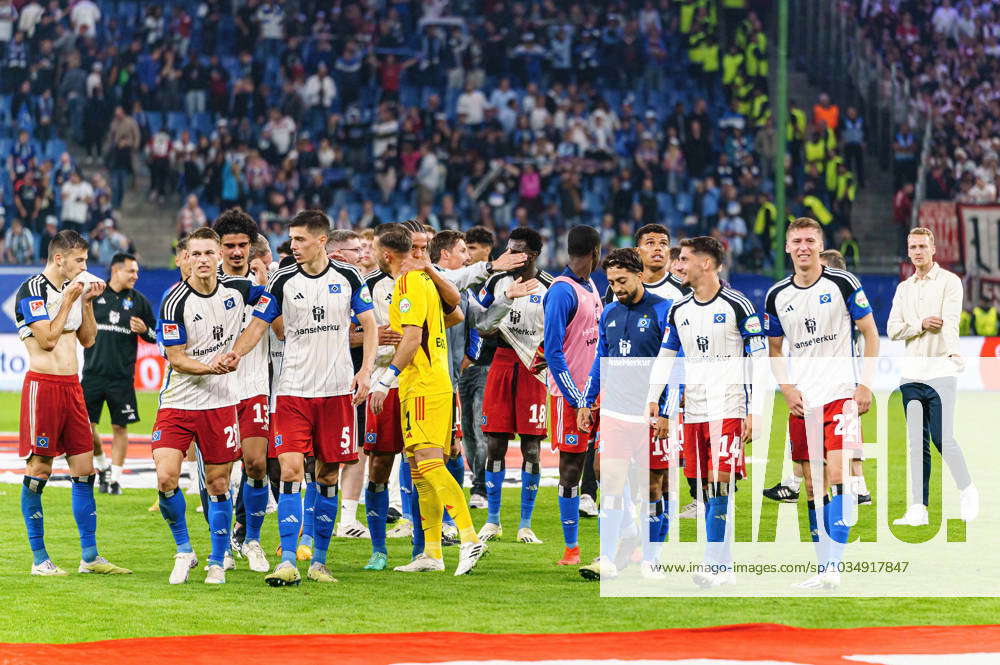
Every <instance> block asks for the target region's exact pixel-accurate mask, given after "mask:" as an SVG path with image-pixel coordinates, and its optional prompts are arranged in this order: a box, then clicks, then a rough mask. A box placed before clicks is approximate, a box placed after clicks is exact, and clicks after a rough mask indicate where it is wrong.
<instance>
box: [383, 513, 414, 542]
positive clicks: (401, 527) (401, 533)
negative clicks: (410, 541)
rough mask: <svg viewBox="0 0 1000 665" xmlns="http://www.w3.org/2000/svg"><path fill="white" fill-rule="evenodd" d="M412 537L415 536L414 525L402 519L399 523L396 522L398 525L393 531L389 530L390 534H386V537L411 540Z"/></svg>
mask: <svg viewBox="0 0 1000 665" xmlns="http://www.w3.org/2000/svg"><path fill="white" fill-rule="evenodd" d="M412 535H413V524H412V523H410V520H408V519H404V518H402V517H401V518H399V521H398V522H396V525H395V526H393V527H392V528H391V529H389V531H388V532H386V534H385V537H386V538H409V537H411V536H412Z"/></svg>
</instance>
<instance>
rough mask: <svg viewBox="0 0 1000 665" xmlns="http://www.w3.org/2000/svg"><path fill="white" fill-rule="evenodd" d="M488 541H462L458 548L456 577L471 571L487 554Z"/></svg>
mask: <svg viewBox="0 0 1000 665" xmlns="http://www.w3.org/2000/svg"><path fill="white" fill-rule="evenodd" d="M486 549H487V548H486V543H462V547H460V548H459V550H458V567H457V568H455V577H458V576H459V575H465V574H466V573H471V572H472V569H473V568H475V567H476V563H477V562H478V561H479V560H480V559H481V558H483V556H484V555H485V554H486Z"/></svg>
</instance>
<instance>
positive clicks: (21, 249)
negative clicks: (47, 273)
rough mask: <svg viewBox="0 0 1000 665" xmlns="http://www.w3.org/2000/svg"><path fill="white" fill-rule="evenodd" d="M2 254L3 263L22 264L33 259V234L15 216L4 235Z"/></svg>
mask: <svg viewBox="0 0 1000 665" xmlns="http://www.w3.org/2000/svg"><path fill="white" fill-rule="evenodd" d="M3 255H4V262H5V263H15V264H20V265H24V264H27V263H32V262H33V261H34V260H35V239H34V236H33V235H32V233H31V231H29V230H28V229H27V228H25V226H24V224H23V223H22V222H21V220H20V219H18V218H17V217H15V218H14V219H13V220H12V221H11V224H10V228H9V229H7V233H6V234H5V235H4V239H3Z"/></svg>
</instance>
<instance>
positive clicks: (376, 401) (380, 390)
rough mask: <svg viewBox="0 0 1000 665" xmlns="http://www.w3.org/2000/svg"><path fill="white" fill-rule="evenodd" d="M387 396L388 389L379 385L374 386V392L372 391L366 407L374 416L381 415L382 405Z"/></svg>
mask: <svg viewBox="0 0 1000 665" xmlns="http://www.w3.org/2000/svg"><path fill="white" fill-rule="evenodd" d="M388 394H389V392H388V389H387V388H385V387H384V386H383V384H381V383H379V384H378V385H377V386H375V390H373V391H372V394H371V398H370V399H369V400H368V406H369V407H370V408H371V410H372V413H374V414H375V415H376V416H377V415H378V414H380V413H382V404H383V403H384V402H385V398H386V396H387V395H388Z"/></svg>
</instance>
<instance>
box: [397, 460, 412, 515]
mask: <svg viewBox="0 0 1000 665" xmlns="http://www.w3.org/2000/svg"><path fill="white" fill-rule="evenodd" d="M399 502H400V503H401V504H402V506H401V507H402V510H401V511H400V512H401V513H403V517H404V518H405V519H408V520H410V523H411V524H413V523H414V522H413V507H412V504H413V478H412V477H411V476H410V463H409V462H407V461H406V458H405V457H404V458H403V459H402V461H401V462H400V463H399ZM414 530H416V528H414Z"/></svg>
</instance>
